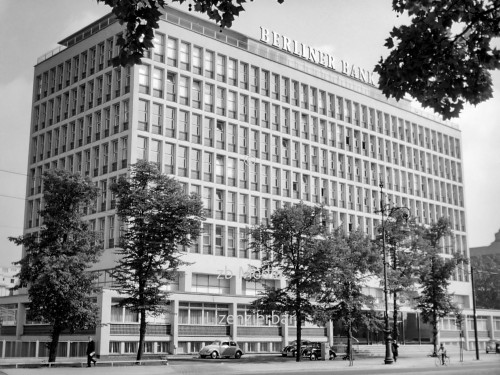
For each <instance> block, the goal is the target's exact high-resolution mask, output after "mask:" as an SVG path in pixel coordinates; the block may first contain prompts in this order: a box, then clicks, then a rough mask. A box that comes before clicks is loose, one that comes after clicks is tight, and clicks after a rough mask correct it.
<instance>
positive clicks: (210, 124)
mask: <svg viewBox="0 0 500 375" xmlns="http://www.w3.org/2000/svg"><path fill="white" fill-rule="evenodd" d="M213 132H214V120H213V119H211V118H208V117H205V118H204V119H203V144H204V145H205V146H209V147H213V146H214V136H213Z"/></svg>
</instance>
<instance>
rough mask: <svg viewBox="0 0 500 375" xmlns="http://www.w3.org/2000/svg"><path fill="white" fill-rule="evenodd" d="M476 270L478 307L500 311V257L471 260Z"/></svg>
mask: <svg viewBox="0 0 500 375" xmlns="http://www.w3.org/2000/svg"><path fill="white" fill-rule="evenodd" d="M471 265H472V267H473V268H474V289H475V293H476V305H477V307H478V308H481V309H496V310H499V309H500V255H498V254H497V255H483V256H476V257H472V258H471Z"/></svg>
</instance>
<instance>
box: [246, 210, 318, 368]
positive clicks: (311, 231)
mask: <svg viewBox="0 0 500 375" xmlns="http://www.w3.org/2000/svg"><path fill="white" fill-rule="evenodd" d="M326 217H327V215H326V212H325V211H324V210H323V209H322V208H321V207H311V206H307V205H305V204H304V203H302V202H301V203H299V204H296V205H293V206H291V207H284V208H279V209H277V210H275V211H274V212H273V214H272V215H271V218H270V221H269V224H263V225H260V226H258V227H256V228H255V229H253V230H252V231H251V238H252V242H251V244H250V247H251V249H252V250H253V251H256V252H261V253H262V270H263V273H264V272H269V270H273V271H276V272H277V273H279V274H280V275H281V276H282V277H284V278H285V280H286V286H284V287H283V288H278V289H275V290H270V289H269V290H266V293H265V295H264V296H262V297H260V298H258V299H257V300H255V301H254V302H253V307H254V309H256V310H260V311H263V312H265V313H271V312H275V313H276V312H277V313H282V314H287V315H290V316H294V317H295V318H296V326H297V342H301V340H302V321H303V320H308V321H311V320H312V316H313V314H314V311H315V306H314V304H313V299H314V296H315V295H316V294H317V293H318V292H319V290H320V285H321V279H322V276H323V273H322V272H321V270H322V267H323V265H324V264H325V259H324V255H325V252H324V247H323V246H321V242H322V239H323V238H324V237H325V235H326V233H327V226H326V221H325V218H326ZM296 360H297V361H300V360H301V356H300V355H297V356H296Z"/></svg>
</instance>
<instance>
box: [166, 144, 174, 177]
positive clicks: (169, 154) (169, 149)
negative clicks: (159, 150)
mask: <svg viewBox="0 0 500 375" xmlns="http://www.w3.org/2000/svg"><path fill="white" fill-rule="evenodd" d="M163 162H164V163H165V164H164V166H165V173H168V174H173V173H174V145H172V144H170V143H165V145H164V148H163Z"/></svg>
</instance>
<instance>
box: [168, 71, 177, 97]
mask: <svg viewBox="0 0 500 375" xmlns="http://www.w3.org/2000/svg"><path fill="white" fill-rule="evenodd" d="M175 85H176V75H175V74H174V73H168V74H167V100H170V101H172V102H175V101H176V100H177V98H176V89H175Z"/></svg>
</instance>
